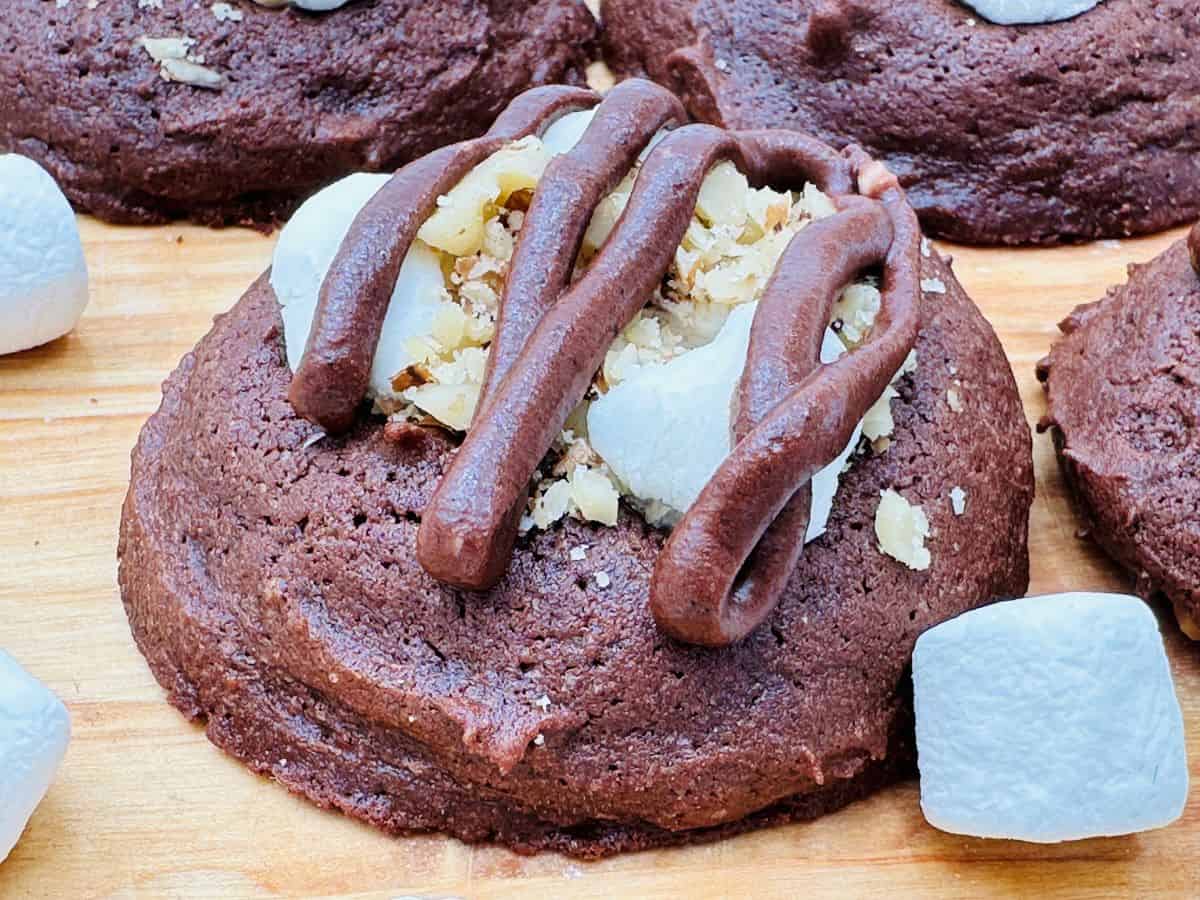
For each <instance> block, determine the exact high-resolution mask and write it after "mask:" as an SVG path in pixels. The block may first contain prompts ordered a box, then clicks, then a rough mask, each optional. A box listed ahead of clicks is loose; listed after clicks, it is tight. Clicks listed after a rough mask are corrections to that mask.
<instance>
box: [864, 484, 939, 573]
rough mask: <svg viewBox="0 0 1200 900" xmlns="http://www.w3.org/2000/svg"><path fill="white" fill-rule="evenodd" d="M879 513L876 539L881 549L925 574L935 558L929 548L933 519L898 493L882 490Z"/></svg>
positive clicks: (877, 515)
mask: <svg viewBox="0 0 1200 900" xmlns="http://www.w3.org/2000/svg"><path fill="white" fill-rule="evenodd" d="M879 496H880V500H879V507H878V509H876V510H875V536H876V537H877V538H878V539H879V549H880V550H881V551H883V552H884V553H886V554H887V555H888V556H890V557H892V559H895V560H897V561H899V562H902V563H904V565H906V566H908V567H909V568H910V569H915V570H916V571H918V572H920V571H924V570H925V569H928V568H929V563H930V561H931V557H930V554H929V550H928V549H927V548H926V547H925V539H926V538H928V537H929V519H928V518H927V517H926V516H925V511H924V510H923V509H921V507H920V506H914V505H913V504H911V503H909V502H908V501H907V500H906V499H905V498H904V497H902V496H901V495H900V494H898V493H897V492H896V491H894V490H892V489H891V488H888V489H887V490H886V491H880V494H879Z"/></svg>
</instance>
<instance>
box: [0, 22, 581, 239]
mask: <svg viewBox="0 0 1200 900" xmlns="http://www.w3.org/2000/svg"><path fill="white" fill-rule="evenodd" d="M93 7H94V8H93ZM594 31H595V22H594V19H593V18H592V16H591V14H590V13H589V12H588V10H587V8H586V7H585V6H584V4H583V3H582V2H579V0H509V2H503V3H485V2H482V0H461V2H454V3H434V4H430V3H421V2H410V0H361V2H353V3H350V4H348V5H346V6H344V7H342V8H340V9H337V10H333V11H331V12H328V13H322V14H314V13H309V12H304V11H301V10H298V9H268V8H265V7H263V6H259V5H257V4H255V3H253V2H249V0H229V2H226V3H215V4H214V3H207V2H205V3H193V2H186V3H185V2H183V0H160V2H158V3H146V2H139V0H105V2H103V3H100V4H98V5H97V4H88V3H86V2H85V0H67V2H65V3H64V2H60V3H57V4H56V3H51V2H43V0H10V2H8V3H6V4H5V10H4V15H3V16H2V17H0V48H5V52H3V53H0V153H3V152H10V151H11V152H16V153H21V154H23V155H25V156H27V157H30V158H31V159H34V160H36V161H37V162H39V163H40V164H41V165H43V166H44V167H45V168H46V169H47V170H48V171H49V172H50V173H51V174H52V175H53V176H54V177H55V179H56V180H57V181H58V183H59V184H60V185H61V186H62V188H63V190H64V191H65V192H66V194H67V196H68V197H69V198H70V200H71V202H72V203H73V204H74V205H75V207H76V209H78V210H79V211H81V212H89V213H92V214H94V215H97V216H99V217H101V218H103V219H107V220H109V221H113V222H122V223H125V222H132V223H150V222H163V221H167V220H170V219H175V218H189V219H192V220H193V221H196V222H200V223H203V224H209V225H228V224H248V225H255V226H259V227H269V226H272V225H274V224H275V223H277V222H279V221H282V220H283V219H284V218H286V217H287V215H288V214H289V213H290V212H291V211H292V210H293V209H294V208H295V206H296V204H297V202H298V201H299V200H300V199H302V198H304V197H306V196H308V195H309V194H311V193H312V192H313V191H314V190H315V189H316V188H318V187H320V186H321V185H324V184H327V183H329V182H330V181H333V180H334V179H336V178H338V177H340V176H342V175H345V174H347V173H349V172H355V171H360V170H372V171H392V170H394V169H395V168H396V167H398V166H399V165H402V164H403V163H406V162H408V161H409V160H411V159H414V158H416V157H418V156H421V155H422V154H424V153H426V152H428V151H430V150H432V149H434V148H435V147H439V146H442V145H444V144H447V143H450V142H453V141H457V140H461V139H463V138H468V137H473V136H475V135H478V134H480V133H482V132H483V131H484V130H485V129H486V128H487V126H488V125H489V124H490V123H491V121H492V119H493V118H495V116H496V114H497V113H498V112H499V111H500V110H501V109H503V108H504V106H505V104H507V103H508V101H509V100H511V99H512V98H513V97H515V96H516V95H517V94H519V93H520V92H521V91H523V90H525V89H526V88H528V87H530V86H532V85H537V84H544V83H551V82H558V81H567V82H580V83H581V82H582V81H583V68H584V65H585V64H586V62H587V59H588V57H589V56H590V55H591V50H590V46H591V42H592V40H593V38H594Z"/></svg>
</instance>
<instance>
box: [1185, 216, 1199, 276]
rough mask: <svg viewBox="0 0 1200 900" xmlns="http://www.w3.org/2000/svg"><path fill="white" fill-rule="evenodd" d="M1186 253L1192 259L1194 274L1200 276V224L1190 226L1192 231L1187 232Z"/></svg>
mask: <svg viewBox="0 0 1200 900" xmlns="http://www.w3.org/2000/svg"><path fill="white" fill-rule="evenodd" d="M1187 242H1188V253H1189V254H1190V255H1191V257H1192V268H1193V269H1195V270H1196V274H1197V275H1200V222H1197V223H1196V224H1195V225H1193V226H1192V230H1191V231H1189V232H1188V238H1187Z"/></svg>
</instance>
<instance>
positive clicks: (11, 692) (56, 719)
mask: <svg viewBox="0 0 1200 900" xmlns="http://www.w3.org/2000/svg"><path fill="white" fill-rule="evenodd" d="M70 736H71V719H70V717H69V716H68V715H67V710H66V707H64V706H63V704H62V701H61V700H59V699H58V698H57V697H56V696H54V694H53V693H51V691H50V690H49V689H48V688H47V687H46V686H45V685H43V684H42V683H41V682H40V681H38V680H37V679H36V678H34V677H33V676H32V675H30V674H29V673H28V672H26V671H25V670H24V669H23V668H21V666H20V665H18V664H17V661H16V660H14V659H13V658H12V657H11V656H9V655H8V654H7V653H5V652H4V651H3V650H0V862H3V861H4V859H5V858H6V857H7V856H8V854H9V853H10V852H11V851H12V848H13V847H14V846H16V843H17V839H18V838H20V836H21V832H22V831H24V830H25V826H26V824H27V823H28V822H29V817H30V816H32V815H33V811H34V810H35V809H36V808H37V805H38V804H39V803H40V802H41V801H42V797H44V796H45V794H46V790H47V789H48V788H49V787H50V782H51V781H53V780H54V773H55V772H56V771H57V770H58V766H59V764H60V763H61V762H62V758H63V756H64V754H65V753H66V752H67V741H68V740H69V738H70Z"/></svg>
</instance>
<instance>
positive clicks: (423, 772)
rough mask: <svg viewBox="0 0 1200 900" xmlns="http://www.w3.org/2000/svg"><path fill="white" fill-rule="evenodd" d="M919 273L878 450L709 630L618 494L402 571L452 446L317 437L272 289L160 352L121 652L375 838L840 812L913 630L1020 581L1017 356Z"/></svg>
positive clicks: (1021, 427)
mask: <svg viewBox="0 0 1200 900" xmlns="http://www.w3.org/2000/svg"><path fill="white" fill-rule="evenodd" d="M923 266H924V269H925V271H924V273H923V274H924V275H925V277H926V278H931V279H940V280H941V282H943V283H944V285H945V287H946V293H930V294H927V295H925V297H924V299H923V301H922V304H921V327H922V331H921V336H920V339H919V341H918V344H917V354H918V365H917V368H916V370H915V372H914V373H913V374H911V375H909V376H906V377H905V378H903V379H902V380H901V381H900V382H899V384H898V387H899V390H900V393H901V396H900V397H899V398H897V399H896V400H894V401H893V404H892V406H893V411H894V414H895V419H896V430H895V435H894V440H893V443H892V445H891V447H890V448H889V449H888V450H887V452H886V453H883V454H882V455H878V456H866V457H864V458H863V459H861V460H859V461H858V462H857V463H856V464H855V466H854V467H853V468H852V469H851V470H850V471H849V472H848V473H847V474H846V475H845V476H844V478H843V482H842V487H841V489H840V492H839V494H838V498H837V501H836V503H835V505H834V509H833V514H832V517H831V519H830V522H829V527H828V531H827V533H826V534H825V535H824V536H823V537H822V538H820V539H818V540H817V541H816V542H814V543H812V544H810V545H809V546H808V547H807V548H806V549H805V552H804V555H803V558H802V562H801V565H800V568H799V569H798V570H797V572H796V574H795V575H794V576H793V578H792V581H791V584H790V586H789V587H788V589H787V591H786V592H785V594H784V596H783V598H782V600H781V602H780V604H779V606H778V607H777V608H776V609H775V610H774V611H773V612H772V613H771V616H770V618H769V619H768V620H767V622H766V623H765V624H764V626H763V627H761V628H759V629H757V630H756V631H754V632H753V633H752V634H751V635H750V636H749V637H748V638H747V639H745V640H744V641H742V642H740V643H738V644H736V645H734V646H732V647H728V648H724V649H721V650H712V649H705V648H699V647H693V646H687V645H683V644H679V643H676V642H674V641H672V640H671V639H669V638H667V637H665V636H664V635H663V633H662V632H661V631H660V630H659V629H658V628H657V627H656V626H655V622H654V619H653V617H652V615H651V612H650V609H649V604H648V583H649V579H650V574H651V570H652V567H653V563H654V559H655V556H656V554H657V553H658V551H659V549H660V547H661V546H662V541H663V535H662V534H661V533H660V532H658V531H655V530H653V529H651V528H649V527H648V526H647V525H645V524H644V522H643V521H642V519H641V518H640V517H638V516H637V515H635V514H632V513H629V512H627V511H625V512H622V515H621V518H620V521H619V523H618V525H617V526H616V527H612V528H606V527H603V526H599V525H588V524H583V523H581V522H578V521H575V520H565V521H564V522H563V523H561V524H560V525H557V526H555V527H554V528H553V529H552V530H550V531H548V532H534V533H533V534H532V535H530V536H527V537H525V538H522V539H521V540H520V541H519V542H518V544H517V547H516V550H515V554H514V558H513V561H512V563H511V565H510V567H509V570H508V573H507V575H506V576H505V577H504V579H503V580H502V581H501V583H500V584H499V585H498V586H497V587H496V588H494V589H493V590H491V591H488V592H485V593H467V592H462V591H458V590H455V589H453V588H449V587H447V586H445V585H443V584H440V583H438V582H437V581H435V580H433V579H432V578H431V577H429V576H428V575H427V574H426V573H424V571H423V570H422V569H421V567H420V566H419V565H418V563H417V561H416V559H415V558H414V542H415V538H416V533H417V527H418V524H419V522H420V519H421V515H422V511H423V510H424V508H425V506H426V504H427V502H428V500H429V497H430V495H431V494H432V492H433V489H434V487H435V486H436V484H437V482H438V479H439V477H440V475H441V473H442V471H443V469H444V467H445V465H446V463H447V460H448V454H449V453H450V451H451V450H452V447H453V444H452V442H451V440H450V439H449V438H448V437H446V436H445V435H444V434H443V433H442V432H439V431H436V430H426V429H419V428H416V427H412V426H410V427H405V428H398V429H388V432H391V434H390V436H389V435H388V434H386V433H385V429H384V428H383V427H382V425H381V421H380V420H363V421H361V422H360V423H359V425H358V426H357V427H356V428H355V429H354V430H352V431H351V432H349V433H348V434H347V435H345V436H344V437H341V438H336V439H334V438H325V439H322V440H319V441H316V442H315V443H314V442H313V436H314V434H315V433H317V432H316V429H315V428H314V426H312V425H311V424H310V423H308V422H306V421H304V420H303V419H300V418H299V417H298V416H297V415H296V414H295V412H294V411H293V409H292V407H291V405H290V404H289V403H288V400H287V390H288V384H289V381H290V378H291V373H290V371H289V370H288V368H287V365H286V363H285V361H284V353H283V346H282V336H281V333H282V325H281V322H280V319H279V313H278V311H277V307H276V302H275V299H274V296H273V294H272V291H271V289H270V287H269V284H268V282H267V281H266V279H265V278H264V279H262V280H260V281H259V282H258V283H257V284H256V285H255V286H254V287H252V288H251V290H250V291H249V292H248V293H247V294H246V296H245V297H243V299H242V300H241V302H240V303H239V304H238V305H237V306H236V307H235V308H234V310H233V311H232V312H230V313H229V314H228V315H226V316H223V317H222V318H220V319H219V321H218V322H217V324H216V326H215V327H214V329H213V331H212V332H211V333H210V334H209V335H208V336H207V337H206V338H204V339H203V340H202V341H201V342H200V344H199V345H198V346H197V348H196V349H195V350H194V351H193V352H192V353H190V354H188V356H186V357H185V358H184V360H183V362H182V363H181V365H180V367H179V369H178V370H177V371H176V372H175V373H174V374H173V375H172V376H171V378H170V379H169V380H168V382H167V384H166V386H165V389H164V399H163V404H162V407H161V408H160V410H159V411H158V413H156V414H155V415H154V416H153V418H152V419H151V420H150V422H149V423H148V424H147V426H146V428H145V430H144V431H143V432H142V435H141V438H140V440H139V442H138V446H137V448H136V450H135V451H134V455H133V473H132V481H131V486H130V491H129V495H128V497H127V499H126V503H125V508H124V514H123V518H122V526H121V544H120V550H119V553H120V558H121V562H120V584H121V590H122V595H123V598H124V602H125V605H126V609H127V612H128V614H129V618H130V622H131V625H132V629H133V633H134V636H135V638H136V640H137V643H138V645H139V647H140V648H141V649H142V651H143V653H144V654H145V655H146V658H147V660H148V661H149V663H150V666H151V668H152V669H153V671H154V674H155V676H156V677H157V678H158V680H159V681H160V682H161V683H162V685H163V686H164V688H165V689H166V690H167V691H168V692H169V696H170V699H171V701H172V702H173V703H174V704H175V705H176V706H178V707H179V708H180V709H181V710H182V711H183V712H184V713H186V714H187V715H188V716H190V717H192V718H195V719H198V720H201V721H205V722H207V730H208V735H209V737H210V738H211V739H212V740H213V741H214V742H215V743H216V744H218V745H219V746H221V747H222V748H224V749H225V750H227V751H228V752H230V753H231V754H233V755H234V756H236V757H238V758H239V759H242V760H243V761H245V762H246V763H247V764H248V765H249V766H250V767H252V768H253V769H255V770H256V771H259V772H262V773H264V774H269V775H271V776H272V777H274V778H276V779H277V780H279V781H280V782H282V783H283V784H285V785H287V786H288V787H289V788H290V789H292V790H294V791H297V792H298V793H301V794H304V795H305V796H307V797H309V798H310V799H312V800H313V801H314V802H316V803H318V804H320V805H322V806H326V807H332V808H337V809H340V810H342V811H344V812H346V813H348V814H350V815H353V816H356V817H358V818H362V819H365V820H367V821H369V822H372V823H374V824H376V825H378V826H380V827H383V828H385V829H388V830H391V831H395V832H406V831H413V830H438V831H444V832H448V833H450V834H453V835H455V836H457V837H460V838H462V839H464V840H469V841H480V840H494V841H500V842H502V843H505V844H507V845H509V846H511V847H513V848H515V849H517V850H520V851H524V852H532V851H535V850H542V849H553V850H560V851H563V852H567V853H571V854H574V855H579V856H598V855H604V854H607V853H612V852H617V851H621V850H630V849H639V848H645V847H653V846H661V845H666V844H675V843H684V842H690V841H697V840H707V839H711V838H714V837H718V836H722V835H725V834H731V833H734V832H737V831H740V830H744V829H746V828H751V827H757V826H760V825H764V824H770V823H775V822H783V821H788V820H791V819H797V818H805V817H811V816H815V815H819V814H822V813H824V812H828V811H830V810H833V809H836V808H837V807H839V806H841V805H844V804H845V803H846V802H849V801H850V800H852V799H855V798H856V797H858V796H861V795H862V794H864V793H866V792H867V791H869V790H872V789H874V788H876V787H878V786H880V785H882V784H884V783H886V782H887V781H888V780H890V779H892V778H894V777H896V776H897V774H898V773H900V772H904V771H906V770H907V767H908V766H909V765H910V764H911V750H910V747H909V729H910V715H911V711H910V701H909V697H908V685H907V676H906V670H907V666H908V662H909V656H910V653H911V650H912V645H913V643H914V641H915V639H916V637H917V635H918V634H919V633H920V632H921V631H923V630H924V629H926V628H928V627H930V626H932V625H933V624H935V623H937V622H939V621H942V620H943V619H946V618H948V617H950V616H953V615H955V614H957V613H959V612H962V611H964V610H966V609H968V608H971V607H974V606H978V605H980V604H983V603H986V602H988V601H990V600H993V599H995V598H998V597H1009V596H1014V595H1020V594H1022V593H1023V592H1024V590H1025V588H1026V585H1027V581H1028V557H1027V551H1026V537H1027V526H1028V512H1029V506H1030V502H1031V499H1032V494H1033V476H1032V463H1031V458H1030V441H1029V432H1028V428H1027V426H1026V424H1025V421H1024V418H1023V416H1022V411H1021V406H1020V403H1019V400H1018V397H1017V393H1016V389H1015V385H1014V382H1013V379H1012V375H1011V372H1010V370H1009V367H1008V364H1007V361H1006V360H1005V358H1004V354H1003V352H1002V350H1001V348H1000V345H999V343H998V342H997V340H996V338H995V335H994V333H993V332H992V330H991V328H990V327H989V326H988V325H987V323H986V322H985V321H984V320H983V318H982V317H981V316H980V315H979V313H978V311H977V310H976V309H975V307H974V306H973V305H972V304H971V303H970V301H969V300H968V299H967V298H966V296H965V295H964V294H963V293H962V291H961V289H960V288H959V287H958V285H957V283H956V282H955V281H954V278H953V276H952V275H951V273H950V271H949V269H948V268H947V267H946V266H945V265H944V264H943V263H942V262H941V261H940V260H938V259H937V258H936V257H931V258H927V259H925V260H924V262H923ZM951 387H955V389H956V390H957V392H958V394H959V396H960V397H961V404H959V403H956V404H955V405H956V406H957V407H959V408H960V409H961V411H959V412H956V411H954V409H952V408H951V406H950V405H949V403H948V396H947V392H948V391H949V390H950V388H951ZM955 487H959V488H961V489H963V490H964V491H965V492H966V496H967V501H966V509H965V512H964V513H963V514H962V515H955V513H954V510H953V507H952V503H951V500H950V492H951V490H952V489H953V488H955ZM885 488H895V489H897V490H899V491H901V492H902V493H903V494H904V495H905V497H907V498H908V499H909V500H910V501H911V502H912V503H915V504H920V505H922V506H923V508H924V510H925V511H926V513H927V515H928V517H929V520H930V524H931V526H932V529H933V535H932V536H931V538H930V539H929V542H928V546H929V548H930V550H931V553H932V565H931V566H930V568H929V569H928V570H926V571H921V572H918V571H913V570H910V569H908V568H906V567H905V566H903V565H902V564H900V563H898V562H897V561H895V560H894V559H891V558H890V557H887V556H885V555H883V554H882V553H881V552H880V551H879V550H878V549H877V546H876V538H875V533H874V528H873V521H874V515H875V510H876V507H877V506H878V503H879V498H880V491H881V490H883V489H885ZM583 545H586V547H587V548H588V549H587V553H586V556H585V558H584V559H583V560H576V559H572V558H571V553H570V551H571V549H573V548H576V547H579V546H583ZM576 555H578V554H576ZM598 572H604V573H605V574H607V575H608V576H609V578H608V581H609V584H608V586H607V587H605V588H601V587H599V586H598V584H597V579H596V578H595V575H596V573H598Z"/></svg>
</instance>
